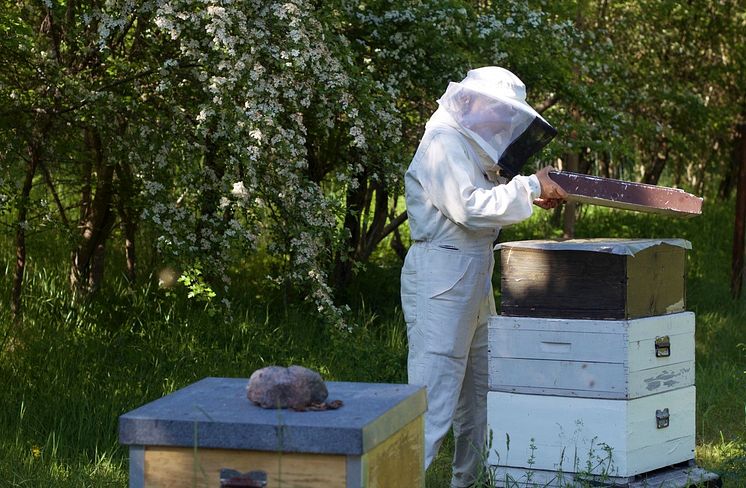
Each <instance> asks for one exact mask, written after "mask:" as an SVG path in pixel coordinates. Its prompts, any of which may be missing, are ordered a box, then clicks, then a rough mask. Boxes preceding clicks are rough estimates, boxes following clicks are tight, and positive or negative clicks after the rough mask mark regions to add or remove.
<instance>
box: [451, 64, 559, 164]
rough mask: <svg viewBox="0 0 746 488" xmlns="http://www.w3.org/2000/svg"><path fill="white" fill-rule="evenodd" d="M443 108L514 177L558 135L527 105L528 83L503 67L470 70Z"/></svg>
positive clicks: (454, 84)
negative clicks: (524, 82)
mask: <svg viewBox="0 0 746 488" xmlns="http://www.w3.org/2000/svg"><path fill="white" fill-rule="evenodd" d="M438 104H439V105H440V110H442V109H445V111H446V112H447V113H448V114H449V115H450V117H451V118H452V119H453V120H454V121H455V122H456V123H457V124H458V126H459V128H460V129H461V130H462V131H463V132H464V133H465V134H466V135H467V136H468V137H470V138H471V139H473V140H474V141H475V142H476V143H477V144H479V146H480V147H481V148H482V150H484V152H486V153H487V155H488V156H489V157H490V159H492V161H494V164H495V165H497V166H498V167H499V169H501V170H502V172H503V173H504V174H505V175H506V176H508V177H513V176H515V175H517V174H518V173H520V171H521V168H522V167H523V165H524V164H526V161H527V160H528V158H530V157H531V156H532V155H534V154H535V153H537V152H538V151H539V150H541V149H542V148H543V147H544V146H546V145H547V144H548V143H549V141H551V140H552V138H554V136H555V135H556V134H557V131H556V130H555V128H554V127H552V126H551V125H549V123H548V122H547V121H546V120H544V118H543V117H542V116H541V115H539V114H538V113H537V112H536V110H534V109H533V108H531V106H530V105H529V104H527V103H526V86H525V85H524V84H523V82H522V81H521V80H520V79H519V78H518V77H517V76H516V75H514V74H513V73H511V72H510V71H508V70H506V69H504V68H499V67H497V66H487V67H484V68H478V69H473V70H470V71H469V72H468V73H467V75H466V78H464V79H463V80H462V81H461V83H453V82H452V83H449V85H448V89H447V90H446V92H445V94H443V96H442V97H441V98H440V99H439V100H438ZM440 110H439V111H440ZM484 169H486V170H490V171H497V169H498V168H496V167H492V168H484Z"/></svg>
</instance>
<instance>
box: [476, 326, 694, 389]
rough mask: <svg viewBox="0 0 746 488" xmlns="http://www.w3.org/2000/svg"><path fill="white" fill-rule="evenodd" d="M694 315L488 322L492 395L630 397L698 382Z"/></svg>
mask: <svg viewBox="0 0 746 488" xmlns="http://www.w3.org/2000/svg"><path fill="white" fill-rule="evenodd" d="M694 322H695V320H694V313H692V312H680V313H676V314H668V315H659V316H655V317H644V318H639V319H632V320H586V319H542V318H535V317H506V316H493V317H490V320H489V325H488V329H489V386H490V390H493V391H506V392H515V393H531V394H537V395H561V396H573V397H588V398H609V399H630V398H638V397H641V396H646V395H652V394H655V393H660V392H663V391H669V390H674V389H677V388H683V387H686V386H692V385H694V325H695V324H694Z"/></svg>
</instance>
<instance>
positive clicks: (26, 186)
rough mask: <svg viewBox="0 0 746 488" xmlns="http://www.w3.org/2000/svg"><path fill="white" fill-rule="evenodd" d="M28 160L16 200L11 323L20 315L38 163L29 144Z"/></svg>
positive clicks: (37, 151)
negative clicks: (28, 233) (28, 229)
mask: <svg viewBox="0 0 746 488" xmlns="http://www.w3.org/2000/svg"><path fill="white" fill-rule="evenodd" d="M28 153H29V160H28V163H27V164H26V176H25V178H24V180H23V186H22V187H21V198H20V199H19V200H18V218H17V220H16V238H15V247H16V267H15V272H14V273H13V288H12V290H11V298H10V313H11V317H12V320H13V324H14V326H15V325H18V324H20V322H21V317H22V310H21V308H22V303H21V293H22V291H23V277H24V274H25V272H26V220H27V218H28V207H29V201H30V196H31V187H32V185H33V182H34V175H35V174H36V168H37V167H38V165H39V159H40V158H39V149H38V148H37V147H36V146H35V145H33V144H31V145H29V148H28Z"/></svg>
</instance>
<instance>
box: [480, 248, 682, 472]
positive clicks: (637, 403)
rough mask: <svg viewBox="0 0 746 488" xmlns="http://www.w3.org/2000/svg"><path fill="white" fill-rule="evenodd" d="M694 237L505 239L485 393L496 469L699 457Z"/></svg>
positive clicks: (595, 467) (641, 467) (647, 466)
mask: <svg viewBox="0 0 746 488" xmlns="http://www.w3.org/2000/svg"><path fill="white" fill-rule="evenodd" d="M689 247H690V246H689V243H688V242H687V241H684V240H681V239H668V240H648V239H645V240H643V239H636V240H610V239H603V240H602V239H591V240H571V241H564V242H553V241H522V242H512V243H505V244H502V245H501V263H502V271H501V274H502V286H501V289H502V301H501V315H500V316H496V317H492V318H491V319H490V323H489V345H490V348H489V349H490V352H489V354H490V357H489V381H490V390H491V391H490V392H489V393H488V400H487V401H488V423H489V428H490V429H491V430H492V432H493V434H494V437H493V441H492V445H491V448H490V451H489V456H488V462H489V464H490V465H492V466H493V468H495V469H496V471H497V473H498V479H500V480H503V479H506V478H508V479H512V480H515V481H516V482H517V483H518V486H522V483H527V482H529V481H531V482H538V483H542V484H541V486H544V485H546V486H565V485H563V483H566V482H567V481H568V480H573V479H577V478H588V477H590V478H593V477H594V476H595V477H598V478H601V479H603V480H606V481H609V482H615V483H629V482H631V481H632V480H633V479H634V478H635V477H636V475H640V474H641V473H648V472H651V471H653V470H658V469H660V468H663V467H667V466H671V465H674V464H677V463H682V462H686V461H690V460H692V459H693V458H694V446H695V416H694V415H695V387H694V322H695V320H694V314H693V313H691V312H687V311H686V310H685V295H686V288H685V262H686V249H688V248H689ZM511 486H513V485H512V484H511ZM623 486H626V485H623Z"/></svg>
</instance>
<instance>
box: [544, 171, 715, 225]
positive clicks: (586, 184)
mask: <svg viewBox="0 0 746 488" xmlns="http://www.w3.org/2000/svg"><path fill="white" fill-rule="evenodd" d="M549 177H550V178H551V179H552V180H554V181H555V182H556V183H557V184H558V185H560V186H561V187H562V189H564V190H565V191H566V192H567V194H568V196H567V198H566V200H568V201H575V202H580V203H589V204H592V205H600V206H604V207H612V208H621V209H625V210H635V211H638V212H648V213H658V214H665V215H672V216H676V217H692V216H695V215H699V214H701V213H702V198H700V197H697V196H694V195H692V194H690V193H687V192H685V191H684V190H680V189H678V188H667V187H665V186H657V185H648V184H645V183H634V182H631V181H623V180H615V179H612V178H603V177H600V176H592V175H584V174H580V173H571V172H569V171H556V172H552V173H549Z"/></svg>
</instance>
